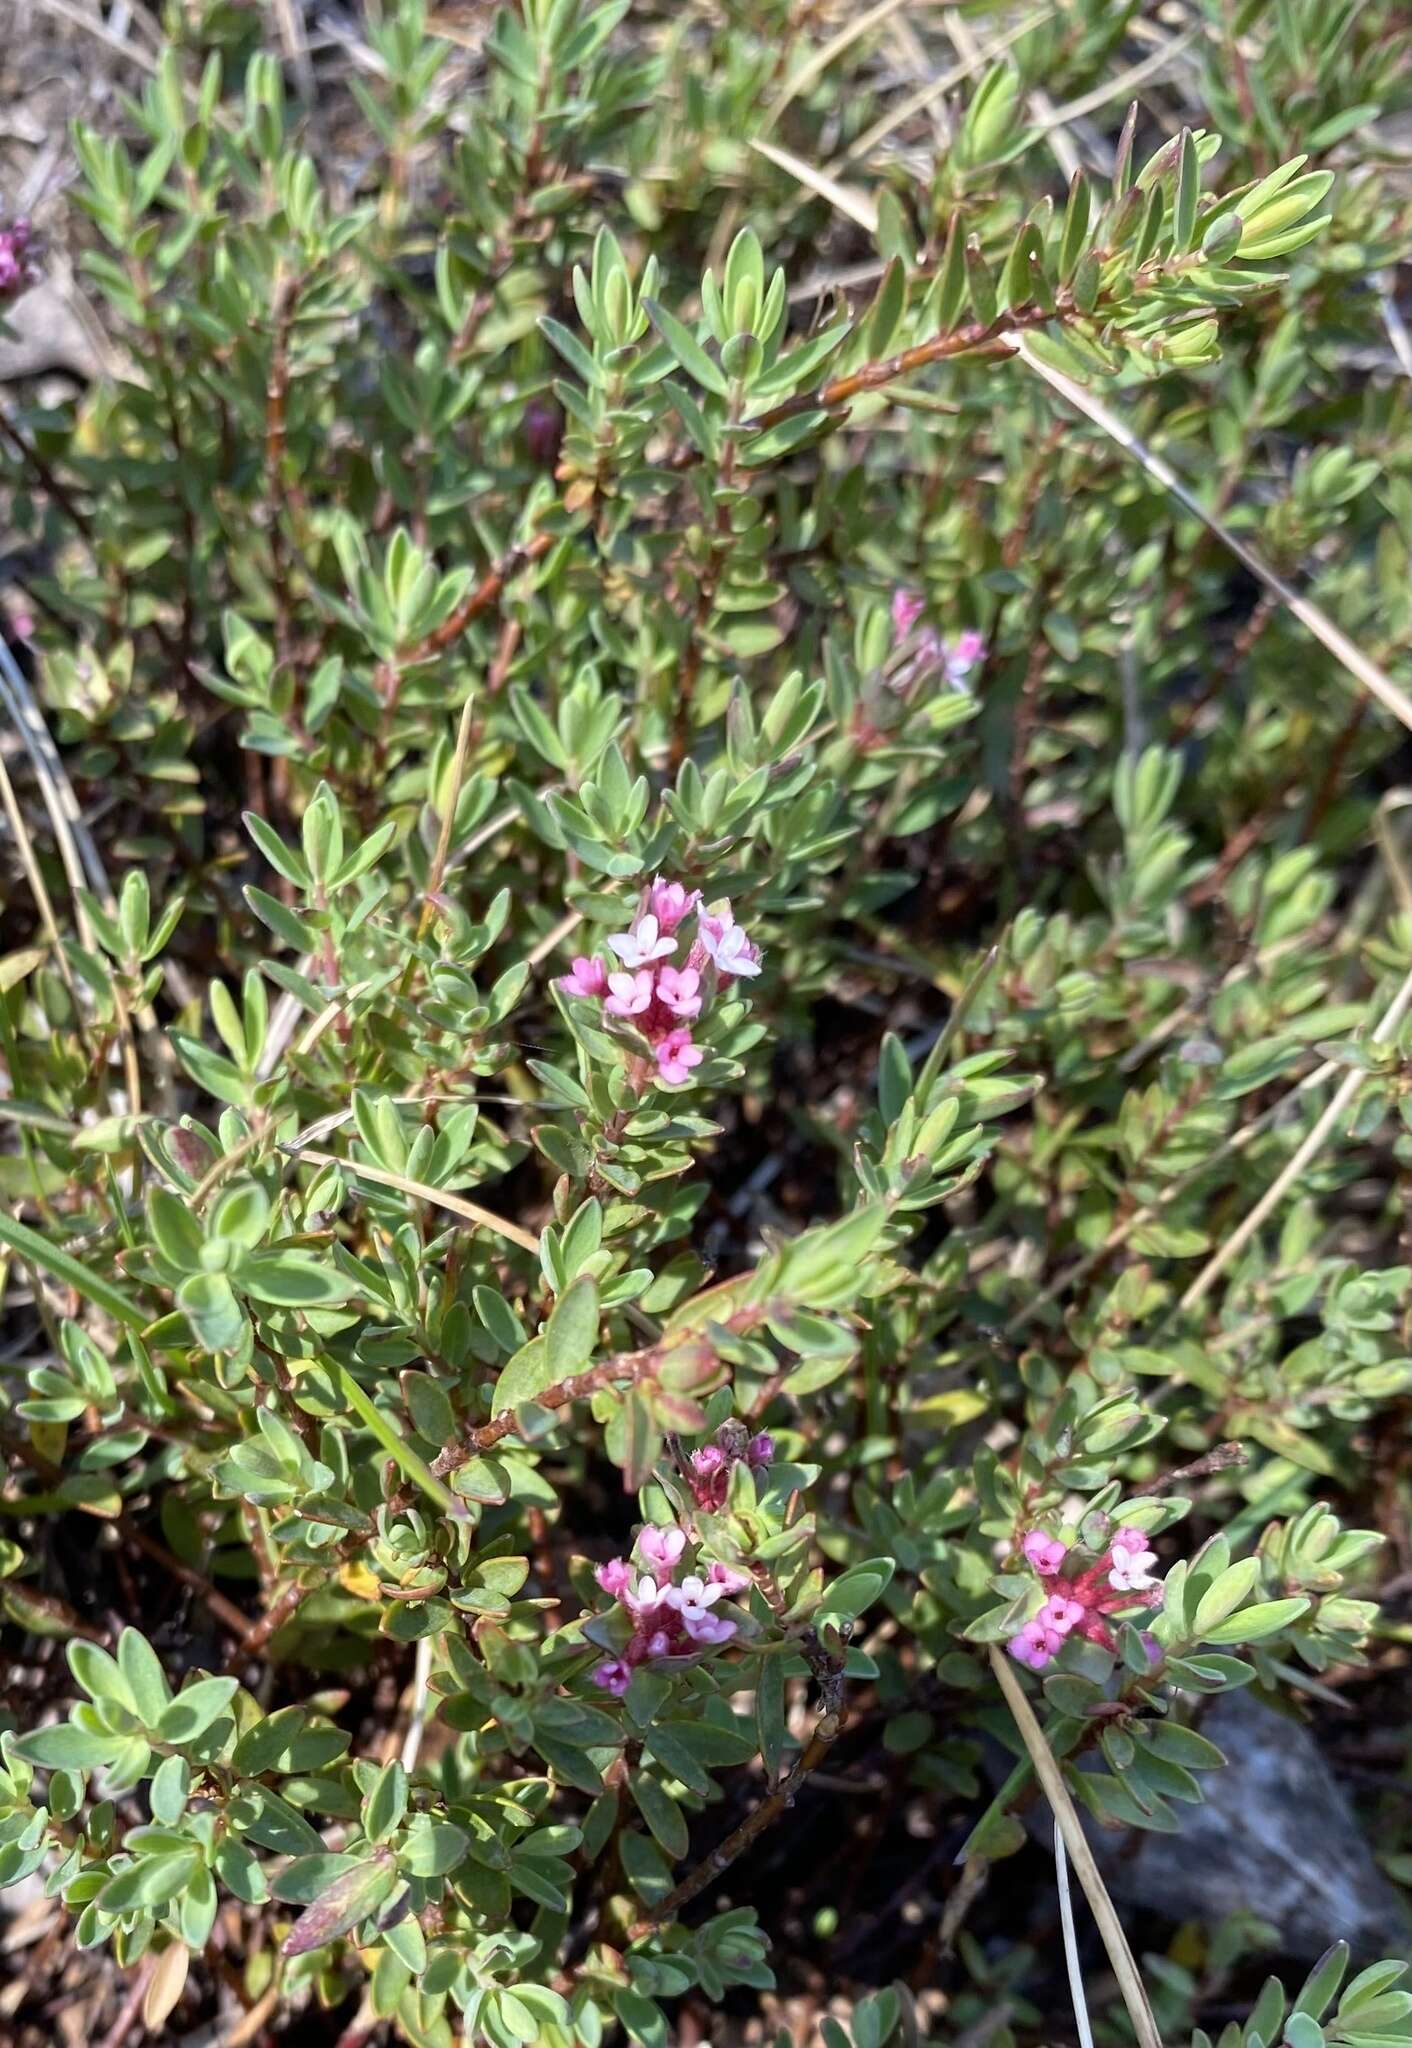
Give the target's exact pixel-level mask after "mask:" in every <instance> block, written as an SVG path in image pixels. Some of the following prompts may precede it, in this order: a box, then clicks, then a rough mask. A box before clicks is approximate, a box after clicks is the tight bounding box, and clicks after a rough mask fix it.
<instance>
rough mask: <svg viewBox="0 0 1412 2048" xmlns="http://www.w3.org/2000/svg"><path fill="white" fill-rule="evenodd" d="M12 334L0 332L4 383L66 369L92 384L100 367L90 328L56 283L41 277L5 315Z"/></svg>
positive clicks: (0, 371)
mask: <svg viewBox="0 0 1412 2048" xmlns="http://www.w3.org/2000/svg"><path fill="white" fill-rule="evenodd" d="M5 320H6V324H7V325H8V326H9V327H10V329H11V330H12V331H11V332H10V333H9V334H0V384H13V383H16V382H18V381H19V379H20V378H22V377H39V376H42V375H44V374H45V373H46V372H48V371H54V370H64V371H67V372H68V373H69V374H70V375H71V376H74V377H76V378H78V379H79V380H80V381H81V382H84V383H88V382H90V381H91V380H92V379H93V378H95V377H97V376H98V375H100V373H101V371H102V367H103V366H102V363H101V362H100V360H99V357H98V351H97V349H96V348H95V346H94V343H93V339H92V337H91V336H90V334H89V332H88V329H87V328H86V327H85V326H84V324H83V322H82V320H81V319H80V318H79V316H78V314H77V313H76V312H75V311H74V309H73V307H72V305H71V304H70V303H69V301H68V299H67V298H66V297H65V296H64V294H63V293H62V292H61V291H60V290H59V288H58V286H57V285H54V284H51V283H50V282H49V281H48V280H47V279H42V280H41V281H40V283H38V284H37V285H35V286H34V287H33V289H32V290H30V291H27V292H25V293H24V294H23V295H22V296H21V297H20V298H18V299H17V300H16V301H15V303H14V305H13V306H11V307H10V308H9V309H8V311H7V312H6V315H5Z"/></svg>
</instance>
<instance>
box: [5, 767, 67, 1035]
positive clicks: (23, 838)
mask: <svg viewBox="0 0 1412 2048" xmlns="http://www.w3.org/2000/svg"><path fill="white" fill-rule="evenodd" d="M0 808H3V810H4V812H5V817H6V820H7V822H8V824H9V827H10V832H11V834H12V836H13V838H14V842H15V846H16V849H17V850H18V852H19V856H20V866H21V867H22V868H23V869H24V871H25V880H26V881H27V882H28V883H29V888H30V894H31V895H32V896H33V898H34V907H35V909H36V910H37V911H38V912H39V922H40V923H41V924H42V925H43V927H44V935H45V937H46V938H47V939H48V941H49V944H50V946H51V947H52V948H53V952H54V964H55V966H56V967H57V968H58V970H59V972H60V974H61V975H62V976H63V980H64V987H65V988H66V989H67V990H68V992H69V1000H70V1001H71V1002H72V1004H73V1006H74V1013H75V1015H76V1016H77V1017H79V1018H80V1020H81V1019H82V1017H83V1010H82V1007H81V1005H80V1003H79V999H78V990H77V989H76V988H75V986H74V978H73V972H72V970H71V968H70V966H69V961H68V955H67V954H66V953H65V951H64V944H63V940H62V939H61V938H60V936H59V927H58V924H57V922H56V921H55V917H54V905H53V903H52V902H51V900H50V896H49V890H48V888H47V886H46V884H45V880H44V875H43V871H42V870H41V868H40V865H39V862H38V860H37V859H36V858H35V852H34V843H33V841H32V840H31V839H30V836H29V832H28V829H27V828H26V825H25V821H24V815H23V813H22V812H21V810H20V807H19V804H18V803H17V802H16V800H15V788H14V784H13V783H12V782H11V780H10V774H9V770H8V769H7V768H6V766H5V763H4V759H3V757H0Z"/></svg>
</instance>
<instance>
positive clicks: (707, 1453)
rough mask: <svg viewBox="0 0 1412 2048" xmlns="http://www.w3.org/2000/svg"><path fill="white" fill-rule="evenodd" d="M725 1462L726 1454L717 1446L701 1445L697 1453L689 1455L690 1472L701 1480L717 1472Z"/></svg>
mask: <svg viewBox="0 0 1412 2048" xmlns="http://www.w3.org/2000/svg"><path fill="white" fill-rule="evenodd" d="M725 1462H726V1454H725V1452H724V1451H723V1450H722V1449H721V1447H720V1445H719V1444H703V1445H702V1446H701V1449H700V1450H699V1451H693V1452H692V1454H691V1467H692V1470H693V1471H694V1472H696V1473H698V1474H699V1475H700V1477H701V1478H702V1479H709V1478H710V1477H711V1476H712V1474H713V1473H716V1472H719V1471H720V1469H721V1467H722V1465H724V1464H725Z"/></svg>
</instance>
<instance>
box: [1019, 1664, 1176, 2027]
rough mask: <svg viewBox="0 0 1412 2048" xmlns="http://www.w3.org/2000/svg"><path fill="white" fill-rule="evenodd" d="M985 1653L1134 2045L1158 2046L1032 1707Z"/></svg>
mask: <svg viewBox="0 0 1412 2048" xmlns="http://www.w3.org/2000/svg"><path fill="white" fill-rule="evenodd" d="M987 1655H988V1656H989V1658H990V1668H991V1670H992V1671H993V1672H994V1673H995V1677H996V1681H997V1683H998V1684H999V1686H1000V1690H1001V1691H1002V1692H1003V1693H1004V1695H1005V1703H1006V1705H1007V1706H1008V1707H1009V1709H1010V1712H1011V1713H1012V1714H1013V1716H1014V1718H1015V1726H1016V1727H1017V1728H1018V1729H1019V1731H1020V1739H1021V1741H1022V1742H1023V1743H1024V1745H1025V1748H1026V1749H1027V1750H1028V1751H1029V1755H1030V1761H1031V1763H1032V1764H1033V1765H1034V1770H1035V1776H1036V1777H1037V1778H1038V1779H1039V1782H1040V1785H1041V1787H1042V1788H1043V1791H1044V1795H1045V1797H1046V1799H1048V1801H1049V1804H1050V1806H1051V1807H1052V1809H1053V1812H1054V1819H1055V1821H1056V1823H1057V1825H1058V1826H1059V1827H1060V1828H1061V1829H1062V1830H1063V1835H1064V1846H1065V1848H1066V1849H1067V1850H1068V1852H1069V1860H1070V1861H1071V1862H1072V1864H1073V1866H1074V1869H1075V1870H1076V1871H1077V1872H1078V1879H1079V1883H1080V1884H1081V1885H1082V1886H1083V1888H1084V1896H1085V1897H1086V1898H1087V1900H1088V1903H1089V1907H1090V1910H1091V1911H1092V1913H1093V1917H1094V1919H1095V1920H1096V1921H1097V1923H1098V1931H1099V1933H1100V1934H1101V1935H1102V1937H1103V1946H1104V1947H1105V1948H1106V1949H1107V1951H1108V1960H1109V1962H1110V1963H1111V1964H1112V1965H1113V1975H1114V1976H1115V1977H1116V1978H1117V1980H1118V1989H1119V1990H1120V1991H1121V1992H1122V1994H1123V2003H1124V2005H1125V2006H1126V2007H1127V2009H1128V2018H1129V2019H1130V2020H1131V2021H1132V2023H1133V2032H1134V2033H1135V2034H1136V2035H1137V2040H1138V2048H1162V2036H1161V2034H1160V2033H1159V2032H1158V2031H1157V2021H1156V2018H1155V2017H1154V2015H1153V2011H1152V2006H1151V2003H1150V2002H1149V2000H1148V1996H1147V1990H1146V1987H1145V1986H1144V1984H1143V1981H1142V1977H1141V1974H1140V1972H1139V1970H1138V1967H1137V1964H1136V1962H1135V1961H1134V1960H1133V1952H1132V1950H1131V1949H1130V1948H1129V1946H1128V1937H1127V1936H1126V1934H1124V1932H1123V1923H1122V1922H1121V1920H1119V1918H1118V1916H1117V1914H1116V1913H1115V1912H1114V1910H1113V1901H1112V1900H1111V1899H1110V1898H1109V1896H1108V1887H1107V1886H1106V1885H1105V1884H1104V1882H1103V1879H1102V1877H1101V1875H1100V1874H1099V1869H1098V1865H1097V1863H1096V1862H1095V1861H1094V1855H1093V1851H1092V1849H1090V1847H1089V1845H1088V1837H1087V1835H1086V1834H1085V1833H1084V1831H1083V1823H1082V1822H1081V1821H1080V1819H1079V1816H1078V1813H1077V1811H1076V1809H1075V1806H1074V1802H1073V1800H1072V1799H1071V1798H1070V1796H1069V1788H1068V1786H1067V1785H1066V1784H1065V1783H1064V1774H1063V1772H1062V1771H1061V1770H1060V1768H1059V1766H1058V1764H1057V1763H1056V1762H1055V1760H1054V1754H1053V1752H1052V1750H1051V1749H1050V1747H1049V1744H1048V1743H1047V1742H1046V1741H1045V1739H1044V1730H1043V1729H1042V1728H1041V1727H1040V1725H1039V1722H1038V1721H1037V1720H1036V1718H1035V1711H1034V1708H1033V1707H1032V1706H1031V1705H1030V1703H1029V1701H1028V1700H1027V1699H1026V1697H1025V1692H1024V1687H1023V1686H1022V1685H1021V1684H1020V1682H1019V1680H1018V1679H1017V1678H1016V1676H1015V1674H1014V1672H1013V1671H1012V1670H1011V1669H1010V1666H1009V1665H1008V1664H1007V1663H1006V1661H1005V1659H1004V1658H1003V1657H1002V1656H1001V1654H1000V1652H999V1651H998V1650H997V1649H996V1647H995V1645H994V1643H992V1644H990V1645H989V1647H988V1651H987Z"/></svg>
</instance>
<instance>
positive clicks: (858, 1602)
mask: <svg viewBox="0 0 1412 2048" xmlns="http://www.w3.org/2000/svg"><path fill="white" fill-rule="evenodd" d="M896 1569H897V1567H896V1564H895V1562H894V1560H893V1559H892V1558H890V1557H871V1558H869V1559H868V1561H867V1563H866V1564H855V1565H854V1566H852V1567H851V1569H850V1570H848V1571H846V1572H843V1573H841V1574H840V1576H839V1577H838V1578H836V1579H834V1580H833V1582H832V1583H831V1584H830V1585H828V1586H826V1587H825V1588H824V1597H823V1599H822V1600H821V1601H820V1603H819V1616H820V1618H821V1619H822V1618H824V1617H826V1616H832V1617H835V1618H838V1619H841V1620H843V1619H846V1620H849V1621H853V1620H856V1619H857V1617H858V1616H859V1615H860V1614H861V1613H862V1612H863V1610H864V1608H866V1607H871V1606H872V1604H873V1602H874V1601H875V1600H876V1599H877V1597H878V1595H879V1594H880V1593H881V1592H882V1591H883V1589H884V1587H885V1586H886V1585H887V1583H888V1581H889V1580H890V1579H891V1577H892V1575H893V1572H894V1571H895V1570H896Z"/></svg>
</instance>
